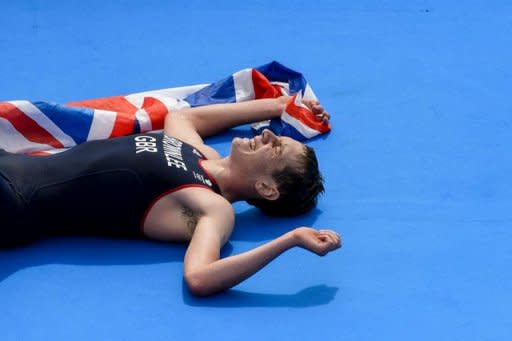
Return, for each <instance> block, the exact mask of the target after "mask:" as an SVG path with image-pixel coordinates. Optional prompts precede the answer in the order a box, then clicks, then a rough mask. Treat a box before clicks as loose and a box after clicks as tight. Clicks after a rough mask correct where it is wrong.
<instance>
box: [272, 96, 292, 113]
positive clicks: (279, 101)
mask: <svg viewBox="0 0 512 341" xmlns="http://www.w3.org/2000/svg"><path fill="white" fill-rule="evenodd" d="M289 100H290V96H281V97H278V98H276V110H275V113H274V117H273V118H279V117H281V114H282V113H283V112H284V111H285V109H286V106H287V105H288V102H289Z"/></svg>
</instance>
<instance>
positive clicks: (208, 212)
mask: <svg viewBox="0 0 512 341" xmlns="http://www.w3.org/2000/svg"><path fill="white" fill-rule="evenodd" d="M178 195H179V196H178V197H177V199H178V200H179V201H180V202H181V204H182V205H183V206H184V207H186V208H187V209H188V210H190V212H193V214H194V215H195V216H196V217H197V221H196V225H197V228H196V229H194V232H193V236H195V235H196V234H199V235H202V236H205V235H208V236H209V238H210V237H211V238H212V240H214V239H217V238H218V240H219V242H220V245H221V246H222V245H224V244H225V243H226V242H227V241H228V239H229V237H230V236H231V233H232V232H233V228H234V226H235V212H234V209H233V206H231V203H230V202H229V201H227V200H226V199H225V198H224V197H222V196H221V195H219V194H217V193H215V192H213V191H211V190H209V189H203V188H188V189H186V190H183V191H180V193H179V194H178ZM214 236H216V237H214Z"/></svg>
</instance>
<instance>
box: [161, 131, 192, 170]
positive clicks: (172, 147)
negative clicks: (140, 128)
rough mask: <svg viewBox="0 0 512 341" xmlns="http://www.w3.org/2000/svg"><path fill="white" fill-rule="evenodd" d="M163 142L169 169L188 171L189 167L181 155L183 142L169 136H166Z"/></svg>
mask: <svg viewBox="0 0 512 341" xmlns="http://www.w3.org/2000/svg"><path fill="white" fill-rule="evenodd" d="M162 142H163V146H164V155H165V158H166V159H167V165H168V166H169V167H176V168H178V169H183V170H185V171H186V170H187V165H185V162H183V156H182V154H181V147H182V146H183V142H181V141H178V140H176V139H175V138H173V137H169V136H167V135H164V138H163V140H162Z"/></svg>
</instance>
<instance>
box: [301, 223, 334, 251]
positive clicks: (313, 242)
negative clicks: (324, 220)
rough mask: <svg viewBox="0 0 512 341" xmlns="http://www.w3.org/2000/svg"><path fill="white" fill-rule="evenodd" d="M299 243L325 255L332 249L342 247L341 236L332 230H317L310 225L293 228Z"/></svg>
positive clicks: (307, 248) (305, 247)
mask: <svg viewBox="0 0 512 341" xmlns="http://www.w3.org/2000/svg"><path fill="white" fill-rule="evenodd" d="M293 235H294V238H295V240H296V242H297V245H298V246H300V247H302V248H304V249H306V250H309V251H311V252H314V253H316V254H317V255H319V256H325V255H326V254H327V253H329V252H330V251H333V250H336V249H339V248H340V247H341V237H340V235H339V234H337V233H336V232H334V231H331V230H315V229H312V228H309V227H299V228H296V229H295V230H293Z"/></svg>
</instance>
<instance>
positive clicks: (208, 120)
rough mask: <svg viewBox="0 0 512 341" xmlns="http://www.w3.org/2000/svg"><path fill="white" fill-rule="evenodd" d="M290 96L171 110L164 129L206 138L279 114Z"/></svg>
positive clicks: (169, 133) (173, 133)
mask: <svg viewBox="0 0 512 341" xmlns="http://www.w3.org/2000/svg"><path fill="white" fill-rule="evenodd" d="M288 99H289V97H287V96H282V97H279V98H266V99H258V100H252V101H247V102H241V103H228V104H213V105H205V106H201V107H195V108H187V109H183V110H180V111H176V112H171V113H169V114H168V115H167V116H166V118H165V124H164V131H165V133H166V134H168V135H172V136H176V134H180V135H182V134H183V135H184V134H191V133H195V134H197V135H199V137H201V138H205V137H208V136H212V135H215V134H218V133H220V132H222V131H224V130H226V129H229V128H232V127H235V126H238V125H242V124H247V123H252V122H259V121H264V120H269V119H272V118H276V117H280V115H281V113H282V112H283V110H284V108H285V106H286V103H287V101H288Z"/></svg>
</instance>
